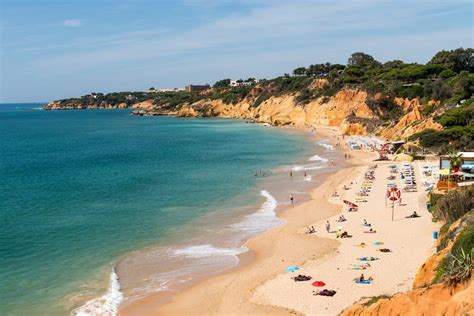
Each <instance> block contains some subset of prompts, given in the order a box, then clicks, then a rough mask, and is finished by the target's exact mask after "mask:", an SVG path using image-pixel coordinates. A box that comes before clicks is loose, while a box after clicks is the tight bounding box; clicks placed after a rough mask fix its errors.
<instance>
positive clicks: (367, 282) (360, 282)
mask: <svg viewBox="0 0 474 316" xmlns="http://www.w3.org/2000/svg"><path fill="white" fill-rule="evenodd" d="M355 283H357V284H370V283H372V281H369V280H364V281H360V280H356V281H355Z"/></svg>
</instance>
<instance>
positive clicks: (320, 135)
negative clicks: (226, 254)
mask: <svg viewBox="0 0 474 316" xmlns="http://www.w3.org/2000/svg"><path fill="white" fill-rule="evenodd" d="M315 131H316V134H315V135H311V134H310V135H309V136H310V137H311V140H322V139H327V140H328V141H329V143H330V144H331V145H332V146H334V147H335V148H336V149H335V150H337V151H338V152H339V153H340V154H343V153H345V152H347V151H348V150H347V148H345V147H342V146H341V147H336V146H335V145H336V143H337V141H338V140H337V138H338V137H339V133H340V131H339V130H338V129H337V128H332V127H317V128H316V129H315ZM354 156H355V157H354V158H353V159H352V160H349V161H348V163H347V162H346V164H348V166H344V167H343V168H341V169H339V170H338V171H337V172H336V173H335V174H324V175H323V176H324V180H323V182H321V183H318V184H316V186H312V187H311V188H309V191H308V192H307V194H308V199H307V200H305V201H303V202H301V203H299V204H296V205H295V206H289V207H285V208H284V209H283V210H281V211H280V212H278V213H277V215H276V216H277V217H278V218H279V219H281V220H283V221H284V224H283V225H280V226H277V227H274V228H271V229H269V230H267V231H265V232H263V233H260V234H258V235H256V236H254V237H252V238H251V239H250V240H248V241H247V242H246V243H245V244H244V246H245V247H247V248H248V249H249V250H248V251H247V252H245V253H242V254H239V255H238V256H237V257H238V259H239V262H238V263H237V265H236V266H234V267H232V268H230V269H228V270H226V271H224V272H221V273H218V274H216V275H211V276H207V277H204V278H201V279H199V280H196V281H195V282H193V284H192V285H190V286H186V288H183V289H181V290H180V291H179V292H177V293H171V294H170V295H166V296H165V295H163V294H162V293H150V294H149V295H147V296H145V297H144V298H142V299H140V300H137V301H135V302H132V303H130V304H128V305H127V306H124V307H122V308H120V309H119V313H118V314H119V315H137V314H140V315H161V314H163V315H169V314H172V315H173V314H174V315H180V314H187V313H190V312H191V311H190V310H191V308H192V307H191V306H189V307H190V310H189V311H187V310H186V307H187V305H190V304H189V303H185V304H181V305H182V307H184V310H179V311H178V310H173V308H174V306H176V305H178V306H181V305H180V303H179V302H180V299H181V297H182V296H185V297H186V299H185V301H186V302H189V296H193V294H192V293H197V292H201V288H207V287H208V283H210V282H212V280H214V279H218V280H219V281H220V280H221V279H231V278H232V277H233V276H234V275H236V274H240V273H242V272H243V273H246V272H247V271H249V270H250V269H252V268H253V266H254V265H260V266H262V265H263V264H262V261H265V258H271V257H273V256H275V255H277V254H278V253H281V252H282V251H281V250H283V249H284V248H285V247H283V246H282V245H283V244H281V245H279V246H278V248H279V249H280V250H277V249H274V250H270V249H271V247H268V246H269V241H271V240H273V238H274V235H280V234H279V233H280V232H281V231H283V235H285V236H286V237H287V235H288V230H289V229H292V230H294V229H296V233H297V234H296V236H293V238H294V240H292V241H298V242H299V243H301V246H300V247H297V249H293V251H292V255H293V256H294V257H296V258H298V259H293V260H292V261H293V262H292V263H291V264H290V263H288V264H287V263H286V262H288V261H289V259H280V264H279V266H281V267H278V268H274V269H269V270H271V273H270V275H266V276H265V277H264V278H262V277H260V278H257V279H259V282H257V283H262V282H263V281H264V280H267V279H270V278H273V277H275V276H276V275H278V273H279V272H281V271H283V266H285V265H297V264H303V263H304V262H306V261H308V260H311V259H315V255H312V256H308V255H307V254H304V252H305V249H307V248H308V247H309V246H310V245H309V244H312V243H313V241H312V237H313V236H312V235H306V234H304V227H307V226H309V225H311V224H314V222H316V221H320V220H323V219H326V218H328V217H331V216H333V215H335V214H338V213H339V212H340V211H341V206H340V205H339V204H335V203H334V201H329V200H327V197H329V195H330V194H331V193H332V192H333V191H334V189H335V188H338V187H340V186H342V183H343V182H346V181H348V177H347V173H348V172H349V173H350V174H351V176H350V178H353V179H355V178H356V177H357V175H358V174H360V172H361V170H359V169H360V168H361V166H363V163H364V161H365V160H366V159H368V158H370V157H372V156H373V155H372V154H371V153H368V152H364V151H361V152H357V154H356V155H354ZM328 167H329V166H328ZM344 174H346V176H345V177H343V176H341V175H344ZM321 188H322V189H323V190H320V189H321ZM315 206H317V207H318V208H321V210H322V212H317V213H316V212H313V214H311V216H308V215H309V214H307V212H305V213H306V214H302V215H305V216H304V219H303V218H299V219H297V220H295V214H294V213H297V212H299V211H301V210H303V211H307V209H308V207H310V208H314V207H315ZM315 213H316V214H315ZM292 235H294V234H292ZM293 238H292V239H293ZM262 244H263V245H262ZM285 244H287V242H285ZM262 246H263V247H262ZM314 246H315V245H313V246H312V247H313V248H314ZM317 246H318V249H317V251H315V252H316V253H318V255H319V256H322V257H327V256H331V255H332V254H334V252H335V251H337V248H338V242H337V241H332V240H330V239H327V238H321V240H320V243H319V245H317ZM282 248H283V249H282ZM290 248H291V247H290ZM283 252H284V251H283ZM287 260H288V261H287ZM295 261H298V262H295ZM267 272H269V271H267ZM252 281H253V282H252V283H254V284H255V278H254V277H252ZM224 282H225V281H224ZM176 302H177V303H176ZM252 305H254V304H252ZM196 306H197V305H196ZM255 306H257V305H255ZM255 306H254V307H255ZM168 307H171V310H168ZM179 309H180V308H179ZM192 309H193V312H194V313H195V311H194V308H192ZM277 311H279V312H278V314H280V313H281V312H283V311H285V313H286V312H288V310H287V309H280V308H276V307H272V306H271V307H262V306H259V307H257V310H256V311H255V310H252V311H251V312H252V313H255V312H257V313H264V314H266V313H267V312H268V313H270V314H274V313H275V312H277ZM207 312H210V314H213V312H212V311H211V310H208V311H207ZM207 312H205V311H203V313H204V314H206V313H207ZM216 312H217V311H216ZM249 312H250V311H249ZM219 313H221V312H219ZM224 313H228V311H225V312H224Z"/></svg>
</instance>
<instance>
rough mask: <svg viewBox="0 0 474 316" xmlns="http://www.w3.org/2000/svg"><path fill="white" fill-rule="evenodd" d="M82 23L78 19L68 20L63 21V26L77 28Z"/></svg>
mask: <svg viewBox="0 0 474 316" xmlns="http://www.w3.org/2000/svg"><path fill="white" fill-rule="evenodd" d="M81 24H82V22H81V20H79V19H69V20H64V22H63V25H64V26H66V27H79V26H81Z"/></svg>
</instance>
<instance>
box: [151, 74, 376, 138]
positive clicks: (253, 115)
mask: <svg viewBox="0 0 474 316" xmlns="http://www.w3.org/2000/svg"><path fill="white" fill-rule="evenodd" d="M321 84H323V83H318V85H321ZM366 99H367V93H366V92H365V91H361V90H349V89H347V90H341V91H340V92H339V93H337V94H336V95H335V96H334V97H332V98H330V99H329V100H327V99H326V100H325V99H324V98H318V99H316V100H313V101H312V102H310V103H308V104H305V105H300V104H298V102H297V100H296V95H282V96H272V97H270V98H269V99H267V100H265V101H264V102H262V103H261V104H260V105H259V106H257V107H253V106H252V105H253V103H254V99H245V100H243V101H241V102H238V103H237V104H225V103H224V102H223V101H222V100H201V101H198V102H195V103H191V104H186V105H184V106H182V107H181V108H180V109H179V110H178V111H177V112H176V113H174V114H176V115H177V116H185V117H190V116H217V117H232V118H242V119H248V120H252V121H255V122H258V123H269V124H272V125H276V126H279V125H291V126H298V127H302V126H311V125H323V126H338V127H341V126H343V125H344V126H345V127H346V130H347V131H348V133H352V134H366V133H367V131H366V130H365V128H364V127H363V126H362V125H360V124H359V125H355V126H350V124H349V123H347V121H346V118H347V117H348V116H354V117H356V118H362V119H377V116H376V115H375V114H374V113H373V111H372V110H371V109H370V108H369V107H368V106H367V104H366V103H365V101H366ZM325 101H326V102H325ZM145 114H146V113H145ZM148 114H149V115H159V114H168V112H167V111H166V110H164V111H163V110H161V109H151V110H150V111H148Z"/></svg>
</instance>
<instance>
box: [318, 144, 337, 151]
mask: <svg viewBox="0 0 474 316" xmlns="http://www.w3.org/2000/svg"><path fill="white" fill-rule="evenodd" d="M317 144H318V145H319V146H322V147H324V148H326V149H327V150H334V146H333V145H331V144H326V143H317Z"/></svg>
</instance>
